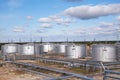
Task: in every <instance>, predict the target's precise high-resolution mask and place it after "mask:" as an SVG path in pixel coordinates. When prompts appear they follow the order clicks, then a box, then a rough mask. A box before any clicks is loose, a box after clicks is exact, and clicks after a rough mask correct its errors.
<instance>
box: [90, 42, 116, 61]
mask: <svg viewBox="0 0 120 80" xmlns="http://www.w3.org/2000/svg"><path fill="white" fill-rule="evenodd" d="M92 61H102V62H114V61H116V47H115V46H114V45H111V44H94V45H92Z"/></svg>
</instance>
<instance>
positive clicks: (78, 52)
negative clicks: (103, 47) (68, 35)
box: [65, 44, 86, 58]
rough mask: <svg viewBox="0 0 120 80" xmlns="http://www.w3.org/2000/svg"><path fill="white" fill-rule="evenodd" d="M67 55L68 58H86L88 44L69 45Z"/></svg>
mask: <svg viewBox="0 0 120 80" xmlns="http://www.w3.org/2000/svg"><path fill="white" fill-rule="evenodd" d="M65 56H66V57H67V58H84V57H86V45H84V44H82V45H67V46H66V52H65Z"/></svg>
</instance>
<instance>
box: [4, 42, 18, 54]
mask: <svg viewBox="0 0 120 80" xmlns="http://www.w3.org/2000/svg"><path fill="white" fill-rule="evenodd" d="M2 52H3V53H4V54H9V53H17V52H18V45H17V44H5V45H3V46H2Z"/></svg>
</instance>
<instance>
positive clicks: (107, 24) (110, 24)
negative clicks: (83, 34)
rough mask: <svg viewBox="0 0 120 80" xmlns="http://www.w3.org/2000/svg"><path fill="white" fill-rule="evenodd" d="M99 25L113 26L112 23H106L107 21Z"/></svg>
mask: <svg viewBox="0 0 120 80" xmlns="http://www.w3.org/2000/svg"><path fill="white" fill-rule="evenodd" d="M100 24H101V25H100V26H101V27H112V26H114V24H113V23H107V22H101V23H100Z"/></svg>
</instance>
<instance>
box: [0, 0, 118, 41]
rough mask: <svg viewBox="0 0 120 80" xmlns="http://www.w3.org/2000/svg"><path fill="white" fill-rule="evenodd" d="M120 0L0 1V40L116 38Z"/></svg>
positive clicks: (89, 39)
mask: <svg viewBox="0 0 120 80" xmlns="http://www.w3.org/2000/svg"><path fill="white" fill-rule="evenodd" d="M119 26H120V0H0V42H6V41H11V40H13V41H19V39H21V41H30V39H31V38H32V41H40V38H41V37H42V38H43V40H44V41H65V40H66V38H67V37H68V39H69V40H70V41H73V40H74V41H83V40H87V41H91V40H93V39H94V38H95V39H96V40H116V39H119V37H117V36H119V35H118V33H119V31H120V30H119Z"/></svg>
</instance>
